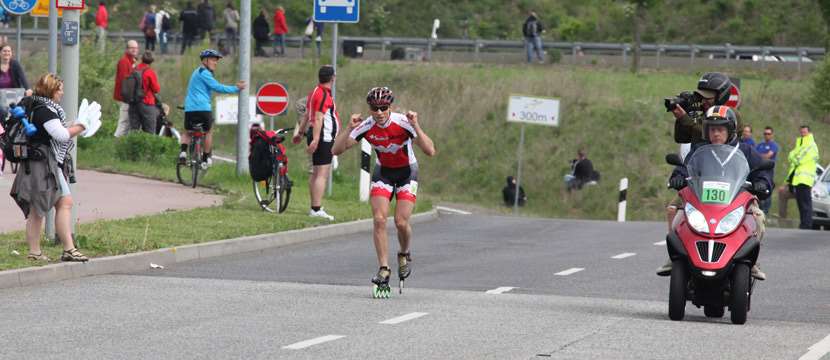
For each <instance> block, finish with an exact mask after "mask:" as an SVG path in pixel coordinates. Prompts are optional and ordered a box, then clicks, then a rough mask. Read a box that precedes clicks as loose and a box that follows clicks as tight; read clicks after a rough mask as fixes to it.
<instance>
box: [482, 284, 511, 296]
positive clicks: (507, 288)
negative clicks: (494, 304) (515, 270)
mask: <svg viewBox="0 0 830 360" xmlns="http://www.w3.org/2000/svg"><path fill="white" fill-rule="evenodd" d="M513 289H515V288H514V287H510V286H502V287H498V288H495V289H493V290H487V294H504V293H506V292H508V291H510V290H513Z"/></svg>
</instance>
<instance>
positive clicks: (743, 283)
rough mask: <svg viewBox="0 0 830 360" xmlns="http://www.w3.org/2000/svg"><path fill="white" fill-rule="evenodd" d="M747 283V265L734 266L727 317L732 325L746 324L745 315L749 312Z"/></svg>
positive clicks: (748, 278) (748, 277) (748, 276)
mask: <svg viewBox="0 0 830 360" xmlns="http://www.w3.org/2000/svg"><path fill="white" fill-rule="evenodd" d="M749 281H750V272H749V265H747V264H737V265H735V269H734V270H733V271H732V294H731V298H732V299H731V304H730V305H729V315H730V317H731V319H732V323H733V324H738V325H741V324H744V323H746V313H747V312H748V311H749Z"/></svg>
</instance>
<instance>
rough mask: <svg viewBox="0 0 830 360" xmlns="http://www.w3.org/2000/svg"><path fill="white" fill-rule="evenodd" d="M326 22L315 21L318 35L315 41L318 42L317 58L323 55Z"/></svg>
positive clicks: (315, 29)
mask: <svg viewBox="0 0 830 360" xmlns="http://www.w3.org/2000/svg"><path fill="white" fill-rule="evenodd" d="M325 25H326V24H324V23H321V22H316V21H314V31H315V32H317V36H316V37H315V38H314V43H316V44H317V58H319V57H320V56H322V55H323V30H324V29H325V28H324V27H325Z"/></svg>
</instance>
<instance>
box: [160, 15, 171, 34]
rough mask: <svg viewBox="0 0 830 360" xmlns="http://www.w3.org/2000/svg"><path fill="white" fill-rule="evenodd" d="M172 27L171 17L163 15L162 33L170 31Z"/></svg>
mask: <svg viewBox="0 0 830 360" xmlns="http://www.w3.org/2000/svg"><path fill="white" fill-rule="evenodd" d="M171 28H172V25H171V24H170V16H169V15H166V14H165V15H162V17H161V31H170V29H171Z"/></svg>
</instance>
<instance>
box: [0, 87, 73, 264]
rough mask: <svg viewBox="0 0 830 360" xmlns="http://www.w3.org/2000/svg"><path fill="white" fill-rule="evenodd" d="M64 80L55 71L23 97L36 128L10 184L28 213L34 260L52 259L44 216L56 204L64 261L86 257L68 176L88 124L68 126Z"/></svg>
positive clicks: (58, 234) (58, 230)
mask: <svg viewBox="0 0 830 360" xmlns="http://www.w3.org/2000/svg"><path fill="white" fill-rule="evenodd" d="M62 97H63V81H62V80H61V79H60V78H59V77H58V76H57V75H55V74H51V73H50V74H46V75H43V76H41V77H40V78H39V79H38V80H37V83H35V88H34V95H33V96H31V97H27V98H24V99H23V100H21V105H22V106H24V107H25V108H26V109H28V110H27V115H28V116H29V117H30V119H29V120H30V121H31V123H32V124H34V125H35V127H36V128H37V132H36V133H35V135H33V136H31V137H29V143H30V146H29V160H26V161H25V162H24V163H21V164H20V170H19V171H18V174H17V177H15V179H14V183H13V184H12V190H11V194H10V195H11V197H12V198H13V199H14V201H15V202H16V203H17V205H18V206H19V207H20V210H22V211H23V216H24V217H26V241H27V242H28V243H29V255H28V258H29V259H30V260H35V261H37V260H42V261H49V258H48V257H46V255H44V254H43V251H42V250H41V248H40V234H41V232H42V229H43V218H44V217H45V216H46V213H48V212H49V210H50V209H52V208H55V228H56V232H57V236H58V238H59V239H60V240H61V242H62V243H63V253H62V254H61V261H87V260H88V259H87V257H86V256H84V254H82V253H81V252H80V251H78V249H76V248H75V244H74V241H73V239H72V227H71V224H70V220H71V216H72V215H71V212H72V194H71V193H70V190H69V179H70V178H74V176H73V175H74V174H72V172H73V171H74V169H72V159H71V157H70V156H69V151H70V150H71V149H72V147H73V145H74V144H73V142H72V138H73V137H75V136H77V135H78V134H81V133H83V132H84V131H85V130H86V128H85V127H84V125H80V124H75V125H71V126H68V125H67V124H69V123H70V120H69V119H67V118H66V114H65V113H64V111H63V108H61V106H60V105H59V102H60V101H61V98H62Z"/></svg>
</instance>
